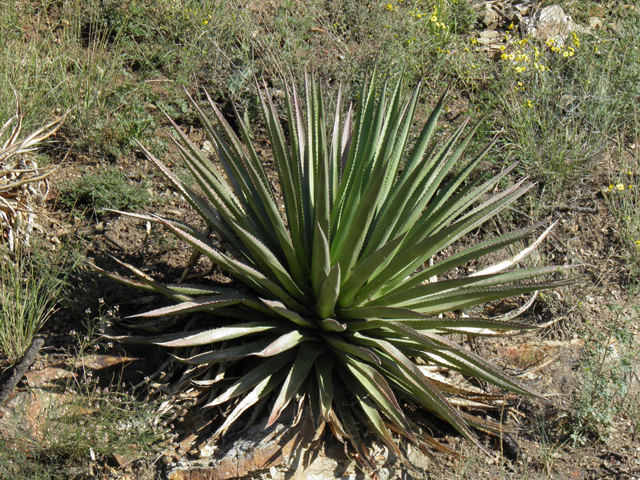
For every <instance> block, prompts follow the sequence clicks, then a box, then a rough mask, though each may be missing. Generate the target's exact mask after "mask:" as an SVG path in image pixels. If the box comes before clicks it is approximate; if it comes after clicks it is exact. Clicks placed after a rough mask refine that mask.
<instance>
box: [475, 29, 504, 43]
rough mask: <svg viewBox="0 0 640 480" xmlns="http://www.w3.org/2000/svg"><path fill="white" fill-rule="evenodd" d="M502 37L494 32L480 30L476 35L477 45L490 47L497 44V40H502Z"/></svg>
mask: <svg viewBox="0 0 640 480" xmlns="http://www.w3.org/2000/svg"><path fill="white" fill-rule="evenodd" d="M502 36H503V35H501V34H500V33H498V32H496V31H495V30H482V31H481V32H480V33H479V34H478V44H480V45H490V44H493V43H498V42H499V39H500V38H502Z"/></svg>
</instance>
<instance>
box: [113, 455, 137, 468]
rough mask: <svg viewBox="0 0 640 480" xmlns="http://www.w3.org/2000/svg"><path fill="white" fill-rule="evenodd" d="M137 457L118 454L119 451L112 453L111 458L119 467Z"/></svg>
mask: <svg viewBox="0 0 640 480" xmlns="http://www.w3.org/2000/svg"><path fill="white" fill-rule="evenodd" d="M137 459H138V457H137V456H135V455H120V454H119V453H114V454H113V460H114V461H115V463H116V464H117V465H118V466H119V467H124V466H125V465H128V464H130V463H132V462H134V461H136V460H137Z"/></svg>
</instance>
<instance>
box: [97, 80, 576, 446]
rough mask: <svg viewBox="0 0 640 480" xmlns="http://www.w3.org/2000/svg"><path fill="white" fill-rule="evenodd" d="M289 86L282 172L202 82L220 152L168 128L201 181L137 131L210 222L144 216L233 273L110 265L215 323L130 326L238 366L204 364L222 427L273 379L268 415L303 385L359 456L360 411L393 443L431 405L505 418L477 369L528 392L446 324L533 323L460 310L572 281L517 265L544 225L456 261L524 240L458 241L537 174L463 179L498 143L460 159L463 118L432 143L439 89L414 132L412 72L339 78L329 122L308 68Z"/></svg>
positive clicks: (263, 94) (301, 394)
mask: <svg viewBox="0 0 640 480" xmlns="http://www.w3.org/2000/svg"><path fill="white" fill-rule="evenodd" d="M287 90H288V92H287V94H286V98H285V100H284V108H285V110H286V113H285V114H284V116H283V117H280V116H279V114H278V110H277V109H276V107H275V106H274V101H273V100H272V98H271V96H270V93H269V89H268V88H267V86H266V85H264V86H262V87H260V86H258V92H259V99H260V104H261V107H262V114H263V115H264V122H265V125H266V131H267V134H268V141H269V143H270V147H271V153H272V159H273V166H274V169H275V172H276V173H277V176H276V177H275V178H273V176H269V175H268V174H267V170H266V169H265V166H264V165H263V163H262V162H261V161H260V159H259V156H258V154H257V152H256V149H255V147H254V146H253V144H252V141H251V133H250V132H249V131H248V129H247V126H246V125H245V124H244V123H243V122H242V121H240V122H238V128H239V133H238V134H236V133H235V132H234V130H233V129H232V127H231V126H230V125H229V123H228V122H227V121H226V120H225V117H224V116H223V115H222V113H221V112H220V110H219V109H218V108H217V107H216V105H215V103H214V102H212V101H211V99H210V98H208V96H207V98H208V103H209V106H210V108H211V110H212V111H213V114H214V120H213V121H212V120H210V119H209V118H208V117H207V116H206V115H205V113H204V112H203V111H202V110H201V108H200V106H199V105H198V103H197V102H196V101H194V100H193V99H191V97H190V99H191V102H192V104H193V106H194V108H196V110H197V111H198V114H199V116H200V119H201V122H202V125H203V127H204V129H205V130H206V133H207V134H208V136H209V138H210V141H211V142H212V145H213V146H214V148H213V150H214V153H215V158H214V156H213V155H209V154H207V153H205V152H203V151H201V150H200V149H199V148H198V147H197V146H196V145H194V144H193V143H192V142H191V141H190V140H189V138H188V137H187V136H186V135H185V134H184V133H183V132H182V131H181V129H180V128H179V127H178V126H177V125H176V124H175V123H174V124H173V126H174V127H175V130H176V132H177V139H176V140H175V144H176V146H177V148H178V150H179V151H180V153H181V154H182V156H183V158H184V160H185V162H186V164H187V166H188V167H189V169H190V170H191V173H192V174H193V177H194V178H195V179H196V181H197V183H198V185H199V188H200V190H201V193H199V192H196V191H195V190H194V189H192V188H190V187H189V186H188V185H186V184H185V183H184V182H183V181H182V180H180V179H179V178H178V177H177V176H176V175H174V174H173V173H172V172H171V171H170V170H169V169H167V168H166V167H165V166H164V165H163V164H162V163H161V162H160V161H159V160H158V159H156V158H155V157H154V156H153V155H152V154H151V153H150V152H149V151H148V150H146V149H144V147H143V150H144V152H145V153H146V155H147V156H148V157H149V158H150V159H151V160H152V161H153V162H154V163H155V164H156V165H157V166H158V168H160V169H161V170H162V172H163V173H164V174H165V175H166V177H167V178H168V179H169V181H170V182H171V183H172V185H173V187H174V188H175V189H177V190H178V191H179V192H180V193H181V194H182V195H183V197H184V198H185V199H186V201H187V202H188V203H189V204H190V205H191V207H193V208H194V209H195V210H196V211H197V212H198V213H199V214H200V216H201V217H202V218H203V219H204V221H205V222H206V225H207V227H208V228H207V231H206V232H205V233H204V234H203V233H201V232H200V231H198V230H197V229H196V228H194V227H192V226H189V225H186V224H184V223H182V222H179V221H176V220H167V219H162V218H159V217H155V216H141V218H145V219H147V220H151V221H155V222H158V223H160V224H162V225H164V226H165V227H166V228H167V229H169V230H170V231H171V232H173V233H174V234H175V235H176V236H177V237H179V238H180V239H182V240H183V241H184V242H186V243H187V244H189V245H191V246H192V247H193V248H194V249H195V251H197V252H199V254H201V255H204V256H205V257H207V258H208V259H210V260H211V262H213V263H214V264H216V265H218V266H219V267H220V268H222V269H223V270H224V271H226V272H228V274H229V275H230V276H232V277H234V278H235V279H236V282H235V283H234V284H233V285H232V286H225V287H221V286H217V285H214V284H212V283H211V284H206V285H187V284H177V285H160V284H157V283H155V282H154V281H153V280H152V279H150V278H148V277H147V276H145V275H144V274H143V273H142V272H139V271H137V270H135V269H134V272H135V273H136V275H137V276H138V280H128V279H126V278H124V277H121V276H119V275H117V274H112V273H107V274H108V275H109V276H111V277H112V278H114V279H116V280H119V281H122V282H124V283H128V284H131V285H136V286H138V287H141V288H145V289H147V290H151V291H155V292H159V293H162V294H164V295H166V296H168V297H170V298H171V299H173V300H174V301H176V302H178V303H177V304H175V305H171V306H168V307H163V308H159V309H156V310H153V311H150V312H146V313H142V314H139V315H135V317H162V316H173V318H184V316H181V317H180V316H179V317H176V315H183V314H189V313H192V312H206V313H207V314H210V315H208V316H207V317H206V318H207V319H208V320H207V322H208V324H207V326H206V327H205V329H204V330H198V331H184V329H183V331H180V332H178V333H171V334H164V335H159V336H154V337H146V338H145V337H144V336H137V337H129V340H130V341H142V342H148V343H153V344H156V345H161V346H164V347H189V348H190V349H191V353H189V354H187V355H182V356H181V357H180V358H179V359H180V360H181V361H182V362H185V363H186V364H190V365H194V366H199V367H197V368H194V369H192V370H191V371H192V372H201V374H203V373H202V372H205V371H207V369H208V368H209V367H210V366H212V365H216V364H220V363H221V362H227V363H229V364H230V365H233V369H232V370H233V372H234V373H233V375H231V376H232V377H233V378H234V379H233V380H231V381H230V380H225V379H224V378H223V377H224V376H221V375H218V376H215V375H210V376H204V377H202V378H207V379H208V380H204V381H200V382H199V383H198V384H199V385H208V386H210V387H211V388H216V387H218V386H220V387H221V388H220V389H219V390H217V392H218V393H217V394H216V395H214V396H213V398H212V399H210V400H211V401H208V402H207V403H206V406H207V407H211V406H217V405H226V406H227V408H228V412H227V414H226V416H225V418H224V421H222V422H221V424H220V426H219V428H218V430H217V432H216V434H215V435H214V437H217V436H218V435H220V434H222V433H223V432H225V431H226V430H227V429H228V428H229V427H230V426H231V425H232V424H234V422H236V420H237V419H238V418H239V417H240V416H241V415H242V414H243V413H244V412H245V411H247V410H248V409H250V408H251V407H252V406H255V405H256V404H258V403H259V402H260V401H261V400H264V399H266V398H267V397H268V396H270V395H273V397H272V400H273V403H272V406H271V407H270V415H269V419H268V423H269V424H272V423H274V422H275V421H276V420H277V419H278V418H279V416H280V415H281V413H282V412H283V410H284V409H285V408H286V407H287V406H288V405H289V404H290V403H291V402H292V401H297V402H302V401H303V400H305V399H308V405H309V406H310V411H311V414H312V416H313V421H314V424H315V426H316V428H317V429H318V430H317V431H318V432H322V429H323V427H324V426H325V425H328V426H329V427H330V429H331V430H332V431H333V433H334V434H335V435H336V436H337V437H338V438H340V439H343V440H345V439H348V440H350V441H351V442H352V443H353V444H354V446H355V448H356V449H357V450H358V452H359V453H360V455H361V456H362V457H366V451H365V450H364V449H363V447H362V443H361V441H360V439H361V436H360V435H361V433H362V432H363V429H362V426H363V425H366V427H368V429H369V431H371V432H373V433H375V434H376V435H377V436H378V437H379V438H380V439H382V441H384V442H385V443H386V444H388V445H389V447H391V448H393V450H395V451H396V452H397V453H399V450H398V447H397V444H396V441H394V438H395V437H394V436H393V435H392V434H400V435H401V436H404V437H406V438H408V439H411V440H413V441H426V442H427V443H432V439H431V438H430V437H429V436H428V435H426V434H425V432H424V431H423V430H422V429H421V427H420V425H421V424H422V425H424V418H423V417H424V415H422V414H421V412H424V411H429V412H432V413H433V414H435V416H437V417H439V418H440V419H442V420H445V421H447V422H449V423H450V424H451V425H452V426H453V427H455V429H457V430H458V431H459V432H460V433H461V434H462V435H464V436H466V437H467V438H469V439H471V440H472V441H475V442H476V443H477V440H476V436H475V434H474V433H473V431H472V429H471V428H470V427H473V428H476V429H481V430H484V431H492V430H494V431H498V430H499V429H500V426H499V425H497V424H496V423H491V422H487V421H485V420H483V419H480V418H479V417H476V416H474V415H472V414H471V413H469V411H468V409H469V408H476V407H479V406H482V405H483V404H484V403H486V401H487V399H488V398H490V397H489V396H488V394H487V392H486V391H485V390H483V389H481V388H479V387H478V386H477V385H478V383H477V382H476V383H475V384H473V383H472V382H469V381H468V379H470V378H471V379H479V380H481V381H483V382H486V383H488V384H492V385H494V386H496V387H498V389H503V390H508V391H510V392H515V393H517V394H524V395H535V393H534V392H533V391H532V390H530V389H529V388H528V387H526V386H525V385H523V384H521V383H519V382H518V381H516V380H515V379H513V378H510V377H509V376H507V375H506V374H504V373H503V372H501V371H500V370H499V369H498V368H496V367H495V366H494V365H492V364H491V363H488V362H487V361H485V360H483V359H482V358H480V357H479V356H478V355H476V354H475V353H473V352H471V351H470V350H468V349H466V348H464V347H463V346H461V345H459V344H458V343H456V342H455V341H454V340H453V339H452V334H463V335H469V336H473V335H494V334H501V333H510V332H511V333H513V332H521V331H524V330H527V329H531V328H533V327H532V326H531V325H529V324H526V323H518V322H515V321H514V320H513V318H514V317H515V316H516V315H515V314H518V313H520V311H516V312H515V313H514V314H512V315H511V316H510V317H504V318H483V317H482V316H479V315H476V316H469V315H468V314H464V313H462V312H464V311H465V310H466V311H467V312H472V311H474V310H473V307H474V306H479V305H483V304H485V303H487V302H491V301H494V300H497V299H503V298H506V297H512V296H518V295H523V294H529V293H533V292H536V291H538V290H540V289H549V288H555V287H559V286H562V285H566V284H567V283H569V282H570V281H571V280H567V279H562V278H560V279H554V277H553V274H554V273H555V272H557V271H558V270H559V269H558V267H539V268H530V269H519V268H512V267H514V266H516V265H517V263H518V262H519V260H520V259H521V258H522V257H523V256H524V255H526V254H527V253H528V252H530V251H531V250H532V249H533V248H534V247H535V246H536V245H538V244H539V243H540V241H541V240H542V239H543V238H544V236H545V235H546V233H547V232H548V230H547V231H545V233H543V234H542V235H541V236H540V237H539V238H537V240H535V241H534V242H533V243H532V244H531V245H530V246H529V247H528V248H526V249H525V250H524V251H522V252H520V253H518V254H516V255H515V256H511V257H510V258H508V259H507V260H505V261H502V262H501V263H498V264H495V265H492V266H489V267H488V268H485V269H484V270H480V271H476V272H475V273H473V274H471V275H466V276H462V277H459V276H456V275H455V274H454V272H456V271H457V270H458V269H459V268H460V267H463V266H464V265H466V264H467V263H468V262H470V261H476V260H477V259H480V258H481V257H484V256H486V255H488V254H492V253H494V252H498V251H500V250H504V249H506V248H507V247H510V246H511V247H512V246H513V245H514V244H521V241H523V240H524V239H526V238H528V237H531V236H532V235H533V234H534V232H535V231H536V229H538V228H539V227H540V225H534V226H531V227H529V228H525V229H521V230H516V231H513V232H511V233H507V234H504V235H501V236H498V237H496V238H490V239H488V240H484V241H482V242H481V243H477V244H475V245H473V246H470V247H467V248H457V247H456V246H457V245H458V244H459V243H460V242H458V241H459V240H461V239H462V238H463V237H465V235H467V234H468V233H469V232H471V231H472V230H474V229H478V228H479V227H480V226H481V225H483V223H484V222H486V221H487V220H488V219H491V218H492V217H495V216H496V215H497V214H498V213H499V212H501V211H503V210H504V209H506V208H508V207H509V206H510V205H512V204H513V203H514V202H516V201H517V200H518V198H520V197H521V196H522V195H524V194H525V193H526V192H528V191H529V190H530V188H531V187H532V185H531V184H529V183H526V180H522V181H519V182H518V183H516V184H514V185H512V186H510V187H508V188H506V189H504V190H502V191H500V192H499V193H495V189H496V188H497V187H498V185H499V183H500V182H501V180H503V179H505V178H506V177H507V175H508V174H509V173H510V172H511V171H512V169H513V167H510V168H506V169H504V170H503V171H502V172H500V173H498V174H492V173H491V171H487V172H484V173H482V174H479V175H476V176H474V177H473V178H472V179H470V178H471V177H470V175H471V173H472V172H473V171H474V169H475V168H476V167H477V166H478V164H479V163H480V161H481V160H482V158H483V156H484V155H485V154H486V153H487V151H488V150H489V148H490V147H491V146H488V147H487V148H485V149H484V150H482V151H481V152H480V153H479V154H477V155H476V156H475V157H473V158H472V159H470V160H462V159H463V153H464V151H465V148H466V147H467V145H468V144H469V142H470V140H471V139H472V137H473V135H474V132H475V131H476V129H477V126H476V127H474V128H472V129H471V131H470V132H469V133H468V134H466V135H463V131H464V130H465V127H466V124H467V122H463V124H462V125H461V126H460V127H459V128H458V129H457V131H456V132H455V133H454V134H453V135H452V136H451V138H450V139H448V140H447V141H446V142H441V144H439V145H438V144H437V143H438V142H435V144H434V145H433V146H430V143H431V139H432V134H433V132H434V128H435V126H436V121H437V119H438V116H439V114H440V112H441V110H442V108H443V104H444V102H445V97H446V93H445V95H443V97H442V98H441V99H440V100H439V102H438V103H437V105H436V106H435V108H434V109H433V112H432V113H431V115H430V116H429V118H428V120H427V122H426V124H425V125H424V128H422V131H421V132H420V134H419V135H418V136H417V139H415V141H412V140H411V136H410V130H411V127H412V126H413V122H414V114H415V112H416V109H417V108H418V102H419V98H420V92H421V86H420V85H419V86H418V87H417V88H416V89H415V91H413V94H412V95H411V96H410V98H409V99H408V100H407V101H406V102H405V101H403V85H402V81H401V80H399V81H398V82H397V83H395V84H394V85H390V82H384V84H383V85H382V86H381V88H378V87H377V86H376V81H375V78H372V79H370V80H369V81H367V82H366V83H365V84H364V86H363V87H362V92H361V94H360V97H359V98H360V101H359V104H358V106H357V108H353V107H349V109H348V111H346V114H345V112H344V110H345V109H344V108H343V102H342V95H341V93H338V96H337V102H336V106H335V117H334V119H333V121H327V116H326V111H325V106H324V101H325V97H324V96H323V93H322V91H321V86H320V83H319V82H318V81H316V80H315V79H309V77H305V98H304V99H301V98H300V96H299V94H298V91H297V90H296V88H295V87H294V86H292V87H287ZM327 126H330V128H331V132H330V134H329V135H328V134H327ZM445 250H447V251H449V252H455V253H452V254H448V255H445V254H444V253H443V252H444V251H445ZM105 273H106V272H105ZM529 304H530V303H529ZM525 307H526V305H525ZM467 309H471V310H467ZM476 310H478V309H476ZM521 310H522V309H521ZM448 312H457V313H448ZM443 314H446V315H443ZM195 347H197V348H196V349H195V350H194V348H195ZM189 348H184V349H182V350H180V352H185V351H189ZM194 352H195V353H194ZM227 372H229V370H228V369H227ZM203 375H204V374H203ZM225 381H226V382H227V383H224V382H225ZM221 382H222V383H221ZM494 393H495V391H494ZM261 403H263V402H261Z"/></svg>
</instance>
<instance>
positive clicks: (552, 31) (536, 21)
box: [525, 5, 577, 44]
mask: <svg viewBox="0 0 640 480" xmlns="http://www.w3.org/2000/svg"><path fill="white" fill-rule="evenodd" d="M576 30H577V25H576V23H575V22H574V21H573V19H572V18H571V16H569V15H567V14H566V13H564V10H562V7H560V6H559V5H551V6H550V7H545V8H543V9H541V10H538V11H537V12H536V13H535V15H533V17H531V19H530V20H529V22H528V23H527V25H526V26H525V34H526V35H529V36H531V37H533V38H536V39H538V40H540V41H541V42H546V41H547V40H550V39H554V40H556V42H557V44H563V42H564V39H565V38H566V37H567V36H568V35H569V34H570V33H571V32H574V31H576Z"/></svg>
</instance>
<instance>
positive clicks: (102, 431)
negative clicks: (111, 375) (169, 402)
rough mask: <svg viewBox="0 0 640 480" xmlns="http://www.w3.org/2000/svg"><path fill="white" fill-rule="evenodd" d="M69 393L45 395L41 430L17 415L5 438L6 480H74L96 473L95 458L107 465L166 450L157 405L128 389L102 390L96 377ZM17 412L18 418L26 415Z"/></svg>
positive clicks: (2, 473)
mask: <svg viewBox="0 0 640 480" xmlns="http://www.w3.org/2000/svg"><path fill="white" fill-rule="evenodd" d="M84 382H88V383H87V384H83V385H81V384H77V385H70V389H67V391H66V392H67V393H66V394H55V393H44V392H41V393H40V394H39V402H40V404H41V405H42V407H43V408H42V411H41V412H39V416H38V420H37V425H38V428H37V429H36V428H35V427H34V425H30V424H28V423H27V424H25V423H24V419H20V418H19V417H18V418H16V417H13V416H12V418H11V419H10V420H9V421H5V422H4V425H3V433H4V435H3V437H2V439H0V478H24V479H49V478H51V479H54V478H56V479H57V478H74V476H73V475H72V472H76V473H78V472H87V471H91V470H90V468H89V465H90V464H91V463H92V461H91V458H92V457H93V458H94V459H96V460H97V461H98V462H99V464H104V463H105V461H107V460H108V459H109V458H110V457H111V456H113V455H114V454H120V455H126V456H129V457H133V458H145V457H146V456H147V455H149V454H150V453H155V454H156V455H157V454H158V453H161V452H162V448H163V442H165V440H166V438H167V437H166V434H167V427H166V426H164V425H163V424H158V422H157V414H156V412H155V411H154V408H155V407H157V405H155V404H149V403H145V402H142V401H140V400H138V399H136V398H135V397H134V396H132V395H131V394H128V393H126V392H124V390H123V389H122V388H118V387H117V386H116V387H113V388H111V389H102V390H101V389H100V388H99V387H97V386H96V385H95V382H92V381H91V380H90V379H83V383H84ZM20 413H21V412H20V409H19V408H17V409H16V410H15V411H14V412H13V413H12V415H14V414H17V415H20Z"/></svg>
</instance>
